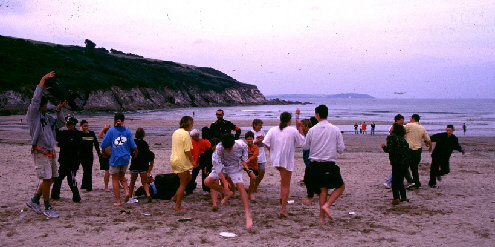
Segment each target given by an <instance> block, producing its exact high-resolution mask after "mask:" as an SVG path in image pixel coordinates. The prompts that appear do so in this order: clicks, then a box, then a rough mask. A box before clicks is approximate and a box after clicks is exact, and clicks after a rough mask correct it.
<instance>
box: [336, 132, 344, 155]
mask: <svg viewBox="0 0 495 247" xmlns="http://www.w3.org/2000/svg"><path fill="white" fill-rule="evenodd" d="M337 135H338V136H337V153H339V154H341V153H343V152H344V150H345V145H344V137H343V136H342V133H341V132H338V134H337Z"/></svg>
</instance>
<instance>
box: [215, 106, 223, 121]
mask: <svg viewBox="0 0 495 247" xmlns="http://www.w3.org/2000/svg"><path fill="white" fill-rule="evenodd" d="M215 115H216V116H217V119H218V120H221V119H223V115H224V113H223V110H222V109H218V110H217V112H216V113H215Z"/></svg>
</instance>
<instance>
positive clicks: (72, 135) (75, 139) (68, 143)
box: [56, 129, 82, 170]
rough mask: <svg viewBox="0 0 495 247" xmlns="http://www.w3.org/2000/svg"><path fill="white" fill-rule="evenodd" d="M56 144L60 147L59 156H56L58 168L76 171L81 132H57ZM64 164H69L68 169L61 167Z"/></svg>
mask: <svg viewBox="0 0 495 247" xmlns="http://www.w3.org/2000/svg"><path fill="white" fill-rule="evenodd" d="M56 139H57V143H58V146H59V147H60V154H59V156H58V162H59V163H60V168H61V169H62V168H70V169H71V170H77V168H79V162H80V157H79V152H80V148H81V144H82V135H81V132H80V131H78V130H76V129H74V130H62V131H60V130H58V131H57V138H56ZM65 164H71V165H70V167H62V166H63V165H65Z"/></svg>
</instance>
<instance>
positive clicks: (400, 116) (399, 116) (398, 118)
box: [394, 114, 404, 122]
mask: <svg viewBox="0 0 495 247" xmlns="http://www.w3.org/2000/svg"><path fill="white" fill-rule="evenodd" d="M401 119H404V116H402V115H400V114H397V115H395V117H394V120H395V122H397V121H399V120H401Z"/></svg>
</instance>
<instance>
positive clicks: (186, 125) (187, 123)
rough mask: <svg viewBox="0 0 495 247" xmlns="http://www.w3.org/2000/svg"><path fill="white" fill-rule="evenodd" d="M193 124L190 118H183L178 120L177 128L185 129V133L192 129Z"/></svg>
mask: <svg viewBox="0 0 495 247" xmlns="http://www.w3.org/2000/svg"><path fill="white" fill-rule="evenodd" d="M193 124H194V120H193V118H192V117H190V116H183V117H182V118H181V119H180V123H179V127H180V128H183V129H185V130H187V131H189V130H191V129H192V127H193Z"/></svg>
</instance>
